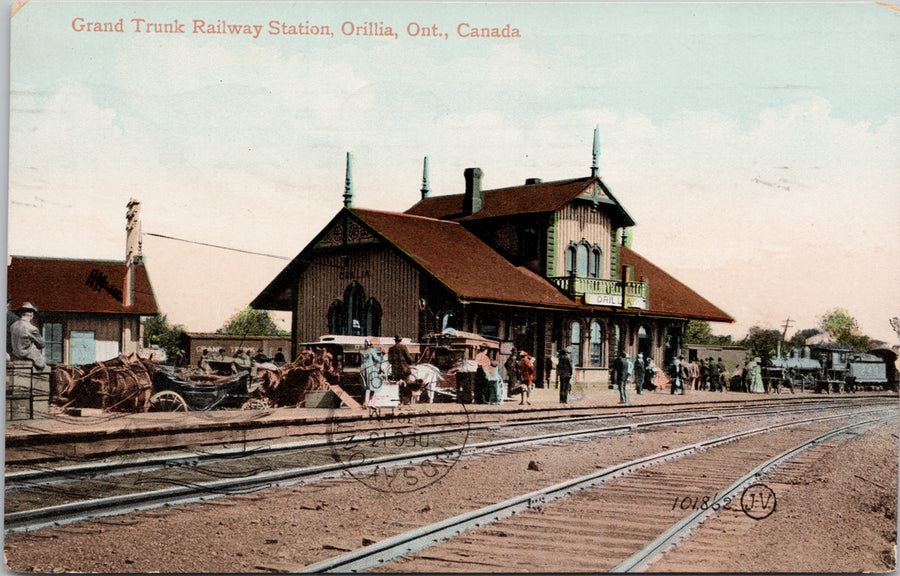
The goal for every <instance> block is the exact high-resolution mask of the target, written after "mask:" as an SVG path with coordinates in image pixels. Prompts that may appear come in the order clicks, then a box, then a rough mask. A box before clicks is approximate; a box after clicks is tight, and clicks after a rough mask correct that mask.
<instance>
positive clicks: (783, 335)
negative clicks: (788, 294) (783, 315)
mask: <svg viewBox="0 0 900 576" xmlns="http://www.w3.org/2000/svg"><path fill="white" fill-rule="evenodd" d="M790 325H791V317H790V316H788V317H787V320H785V321H784V332H782V333H781V342H784V343H785V344H787V331H788V327H790ZM781 342H779V343H778V352H777V353H776V354H777V355H778V357H779V358H781ZM785 348H786V346H785ZM785 356H787V351H785Z"/></svg>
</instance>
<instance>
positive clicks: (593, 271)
mask: <svg viewBox="0 0 900 576" xmlns="http://www.w3.org/2000/svg"><path fill="white" fill-rule="evenodd" d="M573 275H574V276H577V277H578V278H602V277H603V250H601V249H600V246H598V245H597V244H594V245H593V246H592V245H590V244H588V243H587V241H584V240H582V241H581V242H579V243H578V244H575V243H574V242H572V243H570V244H569V247H568V248H567V249H566V276H573Z"/></svg>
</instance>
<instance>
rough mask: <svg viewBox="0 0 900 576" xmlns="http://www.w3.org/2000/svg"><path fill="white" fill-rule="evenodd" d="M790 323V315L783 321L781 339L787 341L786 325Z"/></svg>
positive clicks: (788, 325)
mask: <svg viewBox="0 0 900 576" xmlns="http://www.w3.org/2000/svg"><path fill="white" fill-rule="evenodd" d="M790 325H791V317H790V316H788V318H787V320H785V321H784V332H783V333H782V334H781V339H782V340H784V341H785V342H787V331H788V327H790Z"/></svg>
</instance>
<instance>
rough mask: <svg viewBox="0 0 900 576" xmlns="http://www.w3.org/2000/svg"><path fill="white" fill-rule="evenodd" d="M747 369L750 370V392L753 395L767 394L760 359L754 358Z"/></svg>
mask: <svg viewBox="0 0 900 576" xmlns="http://www.w3.org/2000/svg"><path fill="white" fill-rule="evenodd" d="M747 369H748V370H750V392H751V393H752V394H765V393H766V387H765V386H763V381H762V366H760V361H759V358H754V359H753V362H751V363H750V364H749V365H748V366H747Z"/></svg>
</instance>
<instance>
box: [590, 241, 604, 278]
mask: <svg viewBox="0 0 900 576" xmlns="http://www.w3.org/2000/svg"><path fill="white" fill-rule="evenodd" d="M602 270H603V250H601V249H600V247H599V246H596V245H595V246H594V248H593V249H592V250H591V278H600V277H601V275H602Z"/></svg>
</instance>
